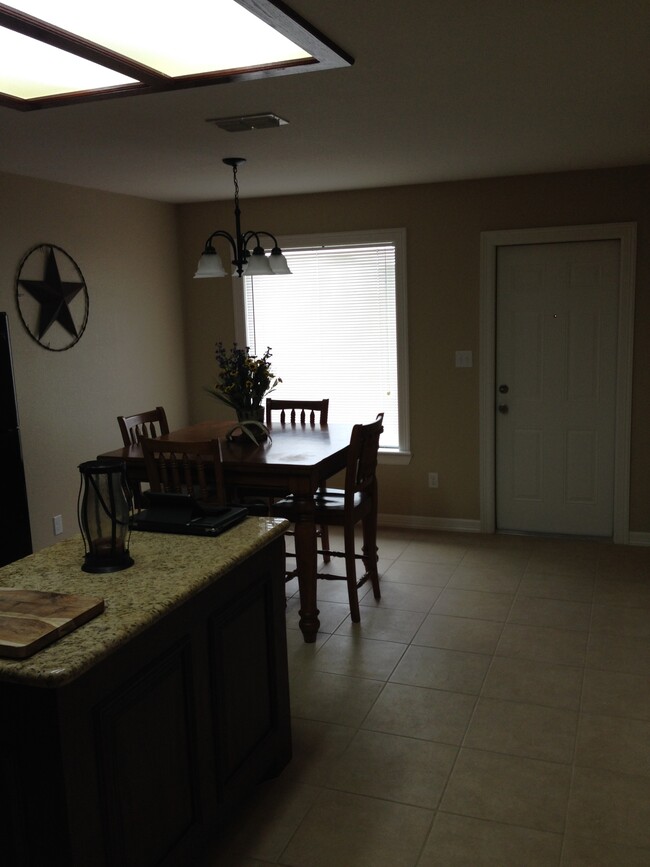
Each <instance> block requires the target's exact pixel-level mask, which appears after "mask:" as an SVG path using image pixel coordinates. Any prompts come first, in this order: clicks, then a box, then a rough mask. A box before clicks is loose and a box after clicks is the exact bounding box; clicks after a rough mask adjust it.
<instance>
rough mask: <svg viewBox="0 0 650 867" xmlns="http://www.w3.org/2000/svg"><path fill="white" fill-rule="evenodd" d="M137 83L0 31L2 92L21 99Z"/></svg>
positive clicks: (44, 46) (50, 47) (63, 52)
mask: <svg viewBox="0 0 650 867" xmlns="http://www.w3.org/2000/svg"><path fill="white" fill-rule="evenodd" d="M135 81H136V79H134V78H129V77H128V76H126V75H121V74H120V73H119V72H114V71H113V70H112V69H108V68H107V67H105V66H100V65H99V64H98V63H93V62H92V61H90V60H84V59H83V57H77V56H76V55H75V54H70V53H69V52H67V51H59V50H58V49H57V48H53V47H52V46H51V45H46V44H45V43H44V42H39V41H38V40H37V39H30V37H29V36H23V35H22V34H20V33H15V32H14V31H13V30H6V29H5V28H4V27H0V90H2V91H3V92H4V93H8V94H11V96H17V97H19V98H21V99H33V98H34V97H39V96H53V95H55V94H61V93H74V92H76V91H78V90H91V89H92V90H100V89H103V88H107V87H117V86H118V85H120V84H132V83H134V82H135Z"/></svg>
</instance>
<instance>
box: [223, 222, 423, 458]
mask: <svg viewBox="0 0 650 867" xmlns="http://www.w3.org/2000/svg"><path fill="white" fill-rule="evenodd" d="M386 243H392V244H393V245H394V247H395V336H396V341H397V386H398V391H399V402H398V431H399V447H398V448H396V449H382V448H381V445H380V449H379V462H380V463H381V464H408V463H409V462H410V460H411V436H410V412H409V359H408V320H407V284H406V229H403V228H402V229H374V230H367V231H361V232H359V231H356V232H314V233H310V234H304V235H284V236H278V244H279V246H280V247H281V248H282V250H283V251H286V250H291V249H292V248H296V247H319V246H321V247H330V246H331V247H342V246H343V247H344V246H356V245H362V244H386ZM244 291H245V286H244V278H233V308H234V316H235V339H236V341H237V343H238V344H239V345H240V346H244V345H246V319H245V316H246V312H245V300H244Z"/></svg>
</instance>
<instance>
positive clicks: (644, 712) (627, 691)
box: [582, 668, 650, 720]
mask: <svg viewBox="0 0 650 867" xmlns="http://www.w3.org/2000/svg"><path fill="white" fill-rule="evenodd" d="M582 710H583V711H586V712H587V713H601V714H609V715H611V716H621V717H633V718H635V719H643V720H650V677H645V676H643V675H639V674H623V673H621V672H613V671H597V670H595V669H590V668H588V669H586V670H585V678H584V684H583V688H582Z"/></svg>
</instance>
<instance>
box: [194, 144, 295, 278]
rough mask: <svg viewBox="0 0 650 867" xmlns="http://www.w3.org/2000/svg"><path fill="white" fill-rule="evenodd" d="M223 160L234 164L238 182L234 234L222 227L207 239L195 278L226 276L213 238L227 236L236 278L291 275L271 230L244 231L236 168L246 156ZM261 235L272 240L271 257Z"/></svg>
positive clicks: (235, 183)
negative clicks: (250, 247)
mask: <svg viewBox="0 0 650 867" xmlns="http://www.w3.org/2000/svg"><path fill="white" fill-rule="evenodd" d="M223 162H224V163H225V164H226V165H227V166H231V167H232V177H233V183H234V185H235V237H234V238H233V236H232V235H231V234H230V232H226V231H224V230H223V229H217V230H216V231H215V232H213V233H212V234H211V235H210V237H209V238H208V240H207V241H206V242H205V248H204V250H203V253H202V254H201V258H200V259H199V264H198V266H197V269H196V274H195V275H194V277H225V276H226V269H225V268H224V267H223V262H222V261H221V256H220V255H219V254H218V253H217V251H216V250H215V248H214V245H213V243H212V241H213V240H214V239H215V238H225V239H226V240H227V241H228V243H229V244H230V246H231V247H232V251H233V256H234V258H233V260H232V264H233V265H234V266H235V270H234V271H233V273H232V276H233V277H243V276H244V275H246V276H247V277H257V276H260V275H263V274H266V275H268V274H291V271H290V270H289V265H288V264H287V260H286V259H285V257H284V255H283V254H282V250H281V249H280V248H279V247H278V242H277V239H276V238H275V235H272V234H271V233H270V232H264V231H257V232H243V233H242V231H241V211H240V210H239V184H238V182H237V168H238V166H240V165H241V164H242V163H245V162H246V160H245V159H244V158H243V157H226V158H225V159H224V160H223ZM260 235H266V236H267V237H269V238H271V240H272V241H273V248H272V249H271V253H270V255H269V256H267V255H266V253H265V251H264V248H263V247H262V245H261V244H260ZM253 238H254V239H255V247H254V248H253V251H252V252H251V251H250V250H249V249H248V245H249V244H250V242H251V241H252V240H253Z"/></svg>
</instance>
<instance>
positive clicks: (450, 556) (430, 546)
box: [400, 538, 467, 566]
mask: <svg viewBox="0 0 650 867" xmlns="http://www.w3.org/2000/svg"><path fill="white" fill-rule="evenodd" d="M466 551H467V547H466V546H464V545H463V544H461V543H460V542H458V543H455V544H454V543H449V542H438V541H435V539H434V540H431V539H426V538H423V539H415V540H413V541H412V542H409V544H408V545H407V546H406V548H405V549H404V552H403V553H402V554H401V555H400V560H403V561H404V560H410V561H412V562H414V563H441V564H445V565H447V566H457V565H458V564H459V563H460V562H461V560H462V559H463V557H464V556H465V553H466Z"/></svg>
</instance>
